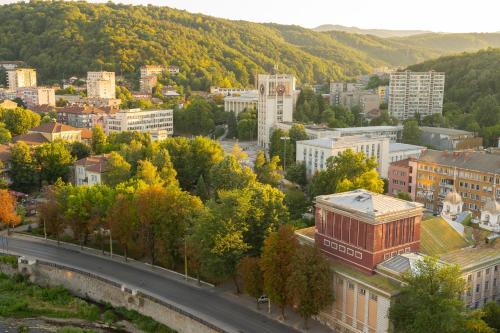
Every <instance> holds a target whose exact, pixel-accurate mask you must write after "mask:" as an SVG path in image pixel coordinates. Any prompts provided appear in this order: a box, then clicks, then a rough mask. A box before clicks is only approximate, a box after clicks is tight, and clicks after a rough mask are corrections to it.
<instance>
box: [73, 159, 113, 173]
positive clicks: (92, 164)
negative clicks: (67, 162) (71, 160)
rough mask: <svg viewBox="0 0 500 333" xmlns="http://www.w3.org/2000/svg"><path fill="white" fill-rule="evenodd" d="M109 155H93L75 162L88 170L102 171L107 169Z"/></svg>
mask: <svg viewBox="0 0 500 333" xmlns="http://www.w3.org/2000/svg"><path fill="white" fill-rule="evenodd" d="M107 161H108V155H92V156H89V157H85V158H82V159H81V160H78V161H76V162H75V165H80V166H84V167H85V168H86V169H87V172H96V173H101V172H105V171H107V170H106V169H107Z"/></svg>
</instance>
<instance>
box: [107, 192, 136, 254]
mask: <svg viewBox="0 0 500 333" xmlns="http://www.w3.org/2000/svg"><path fill="white" fill-rule="evenodd" d="M107 221H108V226H109V229H110V230H111V235H112V237H113V239H115V240H116V241H117V242H118V244H120V246H121V248H122V249H123V254H124V256H125V261H127V255H128V250H129V248H130V247H131V246H134V243H135V242H136V241H137V239H138V217H137V208H136V206H135V203H134V200H133V196H132V195H130V194H129V195H127V194H124V193H120V194H118V195H117V197H116V199H115V201H114V203H113V205H112V206H111V208H110V211H109V213H108V216H107Z"/></svg>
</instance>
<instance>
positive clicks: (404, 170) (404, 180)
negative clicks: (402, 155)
mask: <svg viewBox="0 0 500 333" xmlns="http://www.w3.org/2000/svg"><path fill="white" fill-rule="evenodd" d="M416 189H417V163H416V162H415V160H413V159H405V160H399V161H397V162H392V163H391V164H389V171H388V190H387V194H389V195H393V196H397V195H398V193H400V192H403V193H408V194H409V195H410V198H411V199H412V200H415V196H416Z"/></svg>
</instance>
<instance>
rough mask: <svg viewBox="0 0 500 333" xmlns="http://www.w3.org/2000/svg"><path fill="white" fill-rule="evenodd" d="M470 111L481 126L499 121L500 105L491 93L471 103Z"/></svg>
mask: <svg viewBox="0 0 500 333" xmlns="http://www.w3.org/2000/svg"><path fill="white" fill-rule="evenodd" d="M472 112H473V114H474V116H475V118H476V120H477V122H478V124H479V126H481V127H486V126H490V125H495V124H498V122H499V121H500V107H499V106H498V101H497V99H496V98H495V96H493V95H487V96H484V97H481V98H479V99H478V100H477V101H476V102H475V103H474V104H473V105H472Z"/></svg>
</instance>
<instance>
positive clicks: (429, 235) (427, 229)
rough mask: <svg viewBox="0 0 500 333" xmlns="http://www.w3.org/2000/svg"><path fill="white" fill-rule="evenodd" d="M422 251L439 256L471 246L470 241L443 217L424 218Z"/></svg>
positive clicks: (421, 238) (421, 239)
mask: <svg viewBox="0 0 500 333" xmlns="http://www.w3.org/2000/svg"><path fill="white" fill-rule="evenodd" d="M420 232H421V234H420V252H421V253H423V254H426V255H429V256H439V255H442V254H444V253H448V252H451V251H454V250H458V249H461V248H464V247H467V246H469V243H467V241H466V240H465V238H464V237H462V235H460V234H459V233H458V232H457V231H456V230H455V229H453V227H452V226H451V225H449V224H448V223H447V222H446V221H445V220H443V219H442V218H441V217H433V218H430V219H427V220H423V221H422V223H421V228H420Z"/></svg>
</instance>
